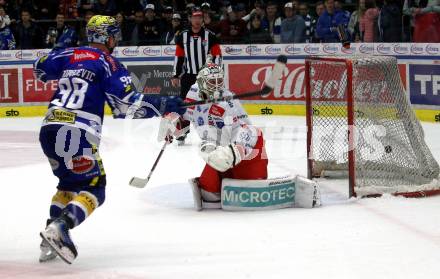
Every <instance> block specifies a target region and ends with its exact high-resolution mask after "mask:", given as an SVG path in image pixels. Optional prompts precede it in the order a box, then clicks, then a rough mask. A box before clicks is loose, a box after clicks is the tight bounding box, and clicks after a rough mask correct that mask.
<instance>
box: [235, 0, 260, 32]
mask: <svg viewBox="0 0 440 279" xmlns="http://www.w3.org/2000/svg"><path fill="white" fill-rule="evenodd" d="M255 15H258V16H259V18H260V19H263V18H264V17H265V15H266V11H265V6H264V3H263V2H262V1H256V2H255V3H254V8H253V9H252V11H251V12H250V13H249V14H247V15H245V16H244V17H242V18H241V19H242V20H244V21H245V22H247V29H248V30H251V27H252V23H251V22H250V20H251V19H253V16H255ZM261 23H262V22H261Z"/></svg>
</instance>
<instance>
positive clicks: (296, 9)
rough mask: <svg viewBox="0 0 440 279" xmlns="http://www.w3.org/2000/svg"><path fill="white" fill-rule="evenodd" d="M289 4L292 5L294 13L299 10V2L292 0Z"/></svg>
mask: <svg viewBox="0 0 440 279" xmlns="http://www.w3.org/2000/svg"><path fill="white" fill-rule="evenodd" d="M290 2H292V5H293V9H294V10H295V11H298V9H299V4H300V3H299V1H298V0H292V1H290Z"/></svg>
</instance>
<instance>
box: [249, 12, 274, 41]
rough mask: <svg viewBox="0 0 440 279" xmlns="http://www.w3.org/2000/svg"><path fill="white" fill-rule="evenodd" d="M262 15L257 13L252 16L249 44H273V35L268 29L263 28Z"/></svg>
mask: <svg viewBox="0 0 440 279" xmlns="http://www.w3.org/2000/svg"><path fill="white" fill-rule="evenodd" d="M261 19H262V17H261V16H260V15H258V14H257V13H254V14H253V15H252V16H251V20H250V29H249V41H248V43H249V44H271V43H272V37H271V36H270V33H269V31H268V30H267V29H263V27H262V24H261Z"/></svg>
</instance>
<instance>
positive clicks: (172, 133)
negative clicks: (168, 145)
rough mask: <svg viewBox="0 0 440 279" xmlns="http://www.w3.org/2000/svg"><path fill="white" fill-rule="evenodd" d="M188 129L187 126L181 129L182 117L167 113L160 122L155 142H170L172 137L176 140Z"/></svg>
mask: <svg viewBox="0 0 440 279" xmlns="http://www.w3.org/2000/svg"><path fill="white" fill-rule="evenodd" d="M188 129H189V126H188V127H184V128H183V127H182V117H181V116H180V115H179V114H177V113H175V112H171V113H168V114H167V115H165V116H163V117H162V119H161V120H160V125H159V134H158V136H157V140H158V141H163V140H166V141H168V142H172V141H173V137H176V138H178V137H180V136H182V135H184V134H185V133H186V131H187V130H188Z"/></svg>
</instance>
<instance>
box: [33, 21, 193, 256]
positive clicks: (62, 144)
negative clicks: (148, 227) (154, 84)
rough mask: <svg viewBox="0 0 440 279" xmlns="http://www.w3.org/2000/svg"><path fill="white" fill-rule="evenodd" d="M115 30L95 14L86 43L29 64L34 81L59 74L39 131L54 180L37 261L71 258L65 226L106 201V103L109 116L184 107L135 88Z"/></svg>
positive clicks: (141, 114) (74, 253) (148, 114)
mask: <svg viewBox="0 0 440 279" xmlns="http://www.w3.org/2000/svg"><path fill="white" fill-rule="evenodd" d="M118 32H119V27H118V25H117V23H116V20H115V19H114V18H113V17H109V16H101V15H96V16H94V17H92V18H91V19H90V21H89V22H88V24H87V36H88V40H89V46H86V47H79V48H71V49H65V50H54V51H52V52H50V53H49V54H48V55H47V56H44V57H42V58H40V59H39V60H37V61H36V62H35V65H34V72H35V76H36V77H37V78H38V79H39V80H41V81H43V82H46V81H49V80H58V88H57V90H56V91H55V93H54V95H53V97H52V100H51V102H50V104H49V109H48V112H47V114H46V117H45V118H44V121H43V124H42V128H41V131H40V143H41V146H42V148H43V152H44V154H45V155H46V156H47V158H48V160H49V163H50V165H51V167H52V170H53V173H54V174H55V175H56V176H57V177H58V178H59V183H58V187H57V189H58V190H57V192H56V193H55V195H54V196H53V198H52V204H51V206H50V219H48V221H47V226H46V229H45V230H44V231H42V232H41V233H40V235H41V237H42V243H41V245H40V248H41V255H40V261H42V262H43V261H48V260H50V259H53V258H55V257H56V256H57V255H58V256H60V257H61V258H62V259H63V260H64V261H65V262H67V263H72V261H73V260H74V259H75V258H76V256H77V254H78V253H77V250H76V247H75V245H74V243H73V242H72V239H71V237H70V234H69V230H70V229H72V228H74V227H76V226H78V225H79V224H81V223H82V222H83V221H84V220H85V219H86V218H87V217H88V216H90V214H91V213H92V212H93V211H94V210H95V209H96V208H97V207H98V206H100V205H102V204H103V203H104V200H105V185H106V175H105V171H104V167H103V164H102V161H101V158H100V157H99V153H98V147H99V141H100V136H101V125H102V121H103V115H104V104H105V102H107V103H108V104H109V105H110V107H111V109H112V112H113V116H114V117H115V118H126V117H130V118H150V117H154V116H160V115H161V114H163V113H167V112H173V111H174V112H177V113H180V114H182V113H184V112H185V110H184V109H182V108H181V107H180V105H181V103H182V101H181V100H180V99H179V98H174V97H155V96H148V95H143V94H140V93H137V92H135V91H134V90H135V88H134V86H133V84H132V82H131V78H130V74H129V73H128V71H127V69H126V68H125V67H124V66H123V65H122V64H121V63H119V62H118V60H117V59H115V58H114V57H112V56H111V52H112V50H113V48H114V47H115V44H116V39H115V37H114V36H115V35H116V34H117V33H118Z"/></svg>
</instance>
